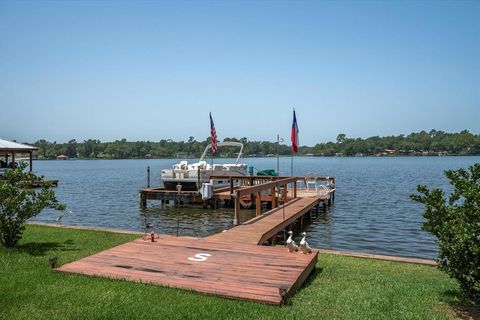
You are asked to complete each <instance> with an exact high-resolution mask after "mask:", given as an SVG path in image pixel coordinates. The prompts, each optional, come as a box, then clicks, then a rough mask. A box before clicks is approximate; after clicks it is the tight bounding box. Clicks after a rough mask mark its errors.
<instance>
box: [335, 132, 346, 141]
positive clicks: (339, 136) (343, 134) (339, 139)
mask: <svg viewBox="0 0 480 320" xmlns="http://www.w3.org/2000/svg"><path fill="white" fill-rule="evenodd" d="M346 140H347V135H346V134H345V133H340V134H339V135H338V136H337V143H344V142H345V141H346Z"/></svg>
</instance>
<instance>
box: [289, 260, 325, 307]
mask: <svg viewBox="0 0 480 320" xmlns="http://www.w3.org/2000/svg"><path fill="white" fill-rule="evenodd" d="M322 272H323V268H319V267H315V268H313V270H312V272H311V273H310V275H309V276H308V277H307V279H305V281H304V282H303V284H302V286H301V287H300V288H298V289H297V292H298V291H299V290H302V289H305V288H307V287H309V286H310V285H311V284H312V282H313V281H314V280H315V279H316V278H317V276H319V275H320V274H321V273H322ZM295 294H296V292H294V293H293V294H291V295H290V296H288V297H286V298H285V300H284V301H283V303H282V305H283V306H292V305H293V303H292V300H291V298H292V297H293V296H294V295H295Z"/></svg>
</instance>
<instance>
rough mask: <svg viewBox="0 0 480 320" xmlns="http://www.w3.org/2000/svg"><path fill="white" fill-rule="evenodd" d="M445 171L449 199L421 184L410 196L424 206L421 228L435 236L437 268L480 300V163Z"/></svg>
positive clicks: (439, 191)
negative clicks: (451, 187) (437, 253)
mask: <svg viewBox="0 0 480 320" xmlns="http://www.w3.org/2000/svg"><path fill="white" fill-rule="evenodd" d="M445 175H446V176H447V178H448V179H449V181H450V183H451V184H452V185H453V187H454V191H453V192H452V193H451V194H450V195H449V197H448V199H447V198H446V197H445V194H444V192H443V191H442V190H441V189H432V190H429V189H428V188H427V187H426V186H424V185H419V186H418V187H417V190H418V192H420V194H419V195H418V194H417V195H411V198H412V199H413V200H415V201H418V202H420V203H422V204H424V205H425V207H426V209H425V212H424V217H425V223H424V224H423V229H424V230H426V231H428V232H430V233H432V234H433V235H435V236H436V237H437V239H438V240H437V242H438V245H439V257H438V266H439V268H440V269H442V270H444V271H445V272H447V273H448V274H449V275H450V276H451V277H453V278H455V279H457V280H458V282H459V283H460V286H461V288H462V289H463V291H464V292H465V293H466V294H467V295H468V296H470V297H472V298H473V299H475V300H477V301H480V163H477V164H475V165H473V166H470V167H469V170H468V171H467V170H465V169H459V170H448V171H446V172H445Z"/></svg>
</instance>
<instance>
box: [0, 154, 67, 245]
mask: <svg viewBox="0 0 480 320" xmlns="http://www.w3.org/2000/svg"><path fill="white" fill-rule="evenodd" d="M25 167H26V164H25V163H22V164H20V165H19V166H18V167H17V168H16V169H10V170H7V171H5V173H4V174H3V176H2V177H1V178H0V243H2V244H3V245H4V246H6V247H13V246H15V245H16V244H17V242H18V241H19V240H20V239H21V238H22V233H23V230H24V228H25V227H24V223H25V221H26V220H27V219H29V218H31V217H33V216H36V215H37V214H39V213H40V212H41V211H42V210H43V209H45V208H53V209H56V210H64V209H65V206H64V205H62V204H60V203H58V201H57V199H56V197H55V193H54V192H53V190H52V187H51V186H50V185H49V184H47V183H44V182H43V179H42V178H41V177H38V176H36V175H35V174H33V173H32V172H24V169H25ZM32 182H40V183H42V184H43V186H42V188H41V190H39V191H37V190H35V189H33V188H31V187H30V186H31V184H32Z"/></svg>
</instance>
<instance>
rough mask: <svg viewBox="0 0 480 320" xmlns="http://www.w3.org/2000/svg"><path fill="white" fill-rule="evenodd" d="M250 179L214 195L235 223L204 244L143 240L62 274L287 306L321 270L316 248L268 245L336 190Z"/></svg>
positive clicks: (153, 193)
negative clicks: (249, 210)
mask: <svg viewBox="0 0 480 320" xmlns="http://www.w3.org/2000/svg"><path fill="white" fill-rule="evenodd" d="M223 179H225V177H223ZM248 179H249V180H248V181H250V182H249V183H248V184H247V185H238V186H233V184H231V185H230V188H227V190H217V192H216V193H215V195H214V197H216V199H217V200H223V201H225V200H227V201H229V202H231V203H233V204H234V208H235V220H234V225H235V226H234V227H233V228H232V229H230V230H227V231H225V232H222V233H219V234H215V235H212V236H209V237H206V238H201V239H197V238H191V237H173V236H166V235H160V236H159V237H158V238H155V239H154V240H155V241H154V242H152V241H151V240H150V238H149V239H146V240H144V239H137V240H134V241H132V242H129V243H126V244H123V245H120V246H118V247H115V248H111V249H108V250H105V251H103V252H100V253H97V254H95V255H93V256H90V257H86V258H84V259H81V260H79V261H75V262H72V263H69V264H66V265H64V266H62V267H60V268H58V269H57V270H58V271H62V272H71V273H81V274H85V275H90V276H104V277H110V278H118V279H126V280H132V281H139V282H148V283H153V284H158V285H163V286H169V287H175V288H182V289H187V290H194V291H198V292H204V293H209V294H215V295H219V296H222V297H227V298H235V299H242V300H250V301H258V302H263V303H269V304H277V305H278V304H281V303H282V302H283V301H284V299H285V298H286V297H288V296H289V295H291V294H293V293H294V292H295V290H297V289H298V288H299V287H300V286H301V285H302V284H303V282H304V281H305V279H306V278H307V277H308V275H309V274H310V273H311V272H312V270H313V269H314V268H315V265H316V262H317V255H318V250H313V252H312V253H311V254H303V253H300V252H295V253H290V252H288V250H287V249H286V248H284V247H279V246H264V245H262V244H267V243H268V244H274V243H275V239H276V235H277V234H278V233H281V232H282V231H283V230H286V229H291V228H292V226H294V225H295V223H296V222H297V221H301V222H303V218H304V217H305V216H307V214H308V213H311V212H312V211H317V212H318V210H319V207H320V205H321V204H323V206H324V208H325V206H326V205H327V203H328V204H331V203H332V202H331V200H332V195H333V194H334V192H335V188H332V187H330V188H325V187H324V188H315V189H311V188H310V189H309V188H308V186H307V187H306V188H304V189H302V188H298V187H297V181H298V180H299V179H303V178H299V177H292V178H275V179H267V181H262V183H259V184H256V183H255V181H254V180H253V179H252V178H251V177H248ZM230 181H232V179H230ZM141 195H142V197H143V198H141V199H142V201H145V202H146V199H148V197H151V199H157V200H158V199H161V200H165V201H166V200H172V199H173V200H174V201H179V200H181V197H182V196H183V194H182V193H181V192H175V191H173V192H166V191H165V190H155V189H149V190H148V192H144V193H141ZM189 196H191V197H193V196H195V195H193V194H192V195H189ZM162 197H173V198H172V199H169V198H162ZM243 201H250V202H251V203H252V204H254V205H255V210H256V217H255V218H253V219H251V220H249V221H246V222H243V223H242V222H241V221H240V220H239V219H240V210H241V208H242V202H243ZM262 202H268V203H269V204H270V207H271V210H269V211H267V212H262V207H263V206H262ZM145 205H146V203H145Z"/></svg>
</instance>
